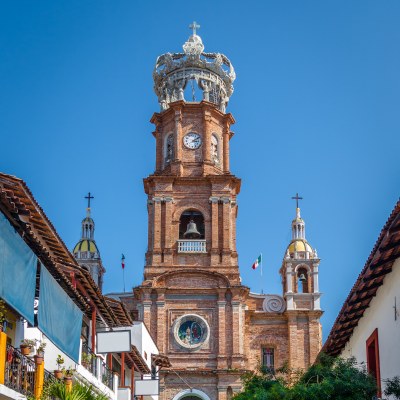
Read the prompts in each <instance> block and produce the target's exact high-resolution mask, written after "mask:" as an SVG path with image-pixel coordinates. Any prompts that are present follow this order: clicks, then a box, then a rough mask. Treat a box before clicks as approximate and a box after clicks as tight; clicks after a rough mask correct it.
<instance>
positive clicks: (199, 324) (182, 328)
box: [173, 314, 210, 349]
mask: <svg viewBox="0 0 400 400" xmlns="http://www.w3.org/2000/svg"><path fill="white" fill-rule="evenodd" d="M173 332H174V337H175V340H176V342H177V343H178V344H179V345H180V346H182V347H184V348H186V349H197V348H199V347H201V346H202V345H203V344H204V343H205V342H207V341H208V338H209V336H210V329H209V326H208V324H207V322H206V320H205V319H204V318H202V317H200V316H198V315H194V314H190V315H184V316H182V317H180V318H178V319H177V320H176V321H175V323H174V327H173Z"/></svg>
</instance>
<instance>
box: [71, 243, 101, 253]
mask: <svg viewBox="0 0 400 400" xmlns="http://www.w3.org/2000/svg"><path fill="white" fill-rule="evenodd" d="M79 251H89V252H91V253H98V252H99V249H98V248H97V246H96V243H95V241H94V240H91V239H82V240H80V241H79V242H78V243H77V244H76V246H75V247H74V250H73V253H74V254H76V253H78V252H79Z"/></svg>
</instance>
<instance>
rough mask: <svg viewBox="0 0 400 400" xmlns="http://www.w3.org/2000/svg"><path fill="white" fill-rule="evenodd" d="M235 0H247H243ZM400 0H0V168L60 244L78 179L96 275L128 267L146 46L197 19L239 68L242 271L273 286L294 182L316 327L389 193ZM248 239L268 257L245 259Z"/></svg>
mask: <svg viewBox="0 0 400 400" xmlns="http://www.w3.org/2000/svg"><path fill="white" fill-rule="evenodd" d="M244 4H245V5H244ZM399 18H400V2H398V1H394V0H393V1H390V0H386V1H379V2H378V1H368V0H362V1H361V0H360V1H356V0H354V1H348V0H345V1H341V0H336V1H323V2H322V1H319V0H313V1H298V0H296V1H294V0H293V1H285V0H284V1H248V2H246V3H244V2H242V1H240V2H239V1H201V2H199V1H197V2H178V1H168V2H165V1H154V2H150V1H147V2H144V1H141V2H139V1H137V2H135V1H131V0H118V1H115V0H109V1H105V0H96V1H94V0H93V1H89V0H88V1H78V0H69V1H57V2H55V1H50V0H49V1H45V0H42V1H35V2H33V1H3V2H1V5H0V52H1V55H2V62H1V63H0V87H1V95H0V135H1V150H2V151H1V158H0V170H1V171H3V172H6V173H9V174H13V175H16V176H18V177H20V178H23V179H24V180H25V181H26V182H27V184H28V185H29V187H30V188H31V190H32V191H33V193H34V195H35V197H36V199H37V200H38V202H39V203H40V204H41V206H42V207H43V208H44V210H45V212H46V213H47V215H48V216H49V217H50V219H51V220H52V222H53V223H54V225H55V227H56V229H57V230H58V232H59V234H60V235H61V237H62V238H63V239H64V241H65V242H66V244H67V245H68V246H69V247H70V248H72V247H73V246H74V244H75V243H76V242H77V241H78V240H79V237H80V222H81V219H82V218H83V217H84V215H85V200H84V199H83V196H85V194H86V193H87V192H88V191H91V192H92V193H93V194H94V196H95V199H94V201H93V208H92V209H93V217H94V219H95V222H96V240H97V243H98V245H99V247H100V251H101V253H102V257H103V261H104V264H105V266H106V268H107V274H106V277H105V288H104V290H105V292H110V291H120V290H122V273H121V269H120V256H121V253H124V254H125V256H126V281H127V287H132V286H134V285H138V284H139V283H140V282H141V279H142V271H143V264H144V252H145V250H146V245H147V244H146V237H147V235H146V230H147V223H146V219H147V213H146V197H145V195H144V191H143V183H142V178H144V177H146V176H147V175H148V174H150V173H152V172H153V171H154V163H155V154H154V146H155V143H154V138H153V136H152V135H151V132H152V125H151V124H150V123H149V119H150V117H151V115H152V113H153V112H157V111H158V110H159V108H158V103H157V98H156V96H155V95H154V93H153V82H152V69H153V66H154V63H155V60H156V57H157V56H158V55H160V54H162V53H165V52H167V51H169V52H175V51H181V46H182V44H183V43H184V42H185V41H186V39H187V37H188V36H189V34H190V31H189V29H188V25H189V23H190V22H191V21H193V20H196V21H198V22H199V23H200V25H201V29H200V30H199V34H200V36H201V37H202V39H203V42H204V44H205V49H206V51H218V52H222V53H224V54H226V55H227V56H228V57H229V59H230V60H231V61H232V63H233V65H234V67H235V69H236V72H237V80H236V82H235V93H234V94H233V96H232V97H231V101H230V104H229V107H228V110H229V111H230V112H231V113H232V114H233V115H234V117H235V118H236V121H237V123H236V124H235V125H234V126H233V130H234V131H235V136H234V137H233V139H232V140H231V169H232V172H233V173H234V174H236V175H237V176H238V177H240V178H242V192H241V194H240V196H239V216H238V229H237V231H238V251H239V263H240V270H241V273H242V280H243V283H244V284H245V285H247V286H249V287H250V288H251V290H252V291H254V292H259V291H260V290H261V289H263V290H264V292H269V293H281V291H282V288H281V284H280V277H279V274H278V270H279V268H280V265H281V261H282V257H283V255H284V253H285V248H286V246H287V244H288V243H289V241H290V237H291V236H290V235H291V233H290V223H291V220H292V219H293V217H294V214H295V204H294V202H293V200H291V197H292V196H293V195H294V194H295V193H296V192H299V193H300V194H301V195H302V196H303V197H304V200H303V201H302V203H301V209H302V216H303V218H304V219H305V221H306V224H307V228H306V230H307V238H308V240H309V242H310V243H311V245H312V246H315V247H316V248H317V249H318V254H319V256H320V257H321V258H322V262H321V267H320V288H321V291H322V292H323V293H324V295H323V298H322V305H323V308H324V310H325V315H324V316H323V319H322V322H323V330H324V335H325V336H326V335H327V333H328V332H329V330H330V328H331V325H332V323H333V321H334V319H335V317H336V315H337V313H338V311H339V309H340V307H341V305H342V303H343V301H344V299H345V298H346V296H347V294H348V292H349V290H350V288H351V287H352V285H353V283H354V281H355V279H356V277H357V275H358V274H359V272H360V270H361V268H362V266H363V265H364V262H365V260H366V259H367V257H368V255H369V253H370V251H371V249H372V247H373V245H374V243H375V240H376V239H377V237H378V235H379V232H380V229H381V228H382V226H383V224H384V223H385V221H386V219H387V217H388V215H389V213H390V211H391V209H392V207H393V206H394V204H395V202H396V201H397V199H398V196H399V187H400V185H399V183H400V182H399V178H400V174H399V172H400V171H399V170H400V163H399V156H398V155H399V146H400V134H399V128H400V120H399V109H400V75H399V74H400V73H399V71H400V55H399V48H400V47H399V43H400V24H399V23H398V21H399ZM260 252H262V253H263V255H264V274H263V279H262V280H260V276H259V271H255V272H254V271H252V270H251V264H252V263H253V261H254V260H255V258H256V257H257V256H258V255H259V253H260Z"/></svg>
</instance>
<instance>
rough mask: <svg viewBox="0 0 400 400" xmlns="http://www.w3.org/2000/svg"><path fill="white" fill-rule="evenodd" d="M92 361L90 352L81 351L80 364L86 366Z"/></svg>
mask: <svg viewBox="0 0 400 400" xmlns="http://www.w3.org/2000/svg"><path fill="white" fill-rule="evenodd" d="M91 361H92V355H91V354H90V353H82V365H83V366H84V367H85V368H87V367H88V366H89V365H90V363H91Z"/></svg>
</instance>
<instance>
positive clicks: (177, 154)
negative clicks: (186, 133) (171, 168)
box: [174, 109, 182, 161]
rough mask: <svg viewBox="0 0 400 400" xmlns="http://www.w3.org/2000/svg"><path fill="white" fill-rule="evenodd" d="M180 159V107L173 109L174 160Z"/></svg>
mask: <svg viewBox="0 0 400 400" xmlns="http://www.w3.org/2000/svg"><path fill="white" fill-rule="evenodd" d="M181 159H182V112H181V109H176V110H175V160H174V161H180V160H181Z"/></svg>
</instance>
